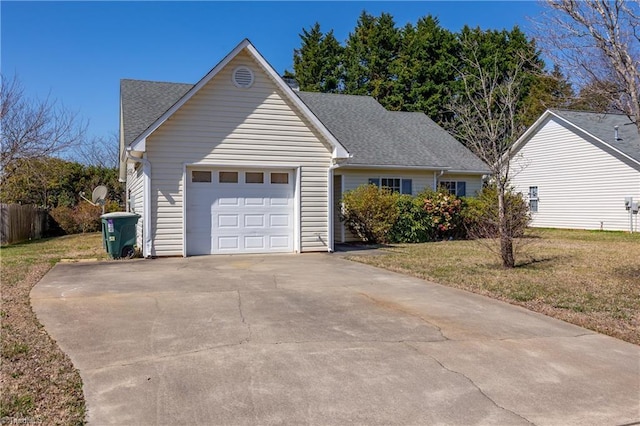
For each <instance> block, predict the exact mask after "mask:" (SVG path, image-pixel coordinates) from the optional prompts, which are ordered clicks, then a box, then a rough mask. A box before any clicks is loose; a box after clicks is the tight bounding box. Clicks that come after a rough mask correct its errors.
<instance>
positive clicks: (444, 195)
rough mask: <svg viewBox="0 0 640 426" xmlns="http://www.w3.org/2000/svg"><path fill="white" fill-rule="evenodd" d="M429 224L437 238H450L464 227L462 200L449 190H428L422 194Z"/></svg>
mask: <svg viewBox="0 0 640 426" xmlns="http://www.w3.org/2000/svg"><path fill="white" fill-rule="evenodd" d="M421 198H423V200H424V201H423V203H424V204H423V208H424V210H425V212H426V213H427V218H428V226H429V227H430V228H431V233H432V235H433V237H434V238H435V239H448V238H451V237H454V236H456V235H457V233H458V232H459V230H461V228H462V226H461V225H462V216H461V212H462V200H461V199H460V198H458V197H456V196H455V195H453V194H450V193H449V192H448V191H446V190H443V189H440V190H438V191H428V192H426V193H424V195H422V196H421Z"/></svg>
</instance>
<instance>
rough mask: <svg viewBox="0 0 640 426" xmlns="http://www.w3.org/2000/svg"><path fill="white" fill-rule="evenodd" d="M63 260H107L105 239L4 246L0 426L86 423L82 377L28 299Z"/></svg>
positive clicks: (89, 237)
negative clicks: (36, 314) (50, 334)
mask: <svg viewBox="0 0 640 426" xmlns="http://www.w3.org/2000/svg"><path fill="white" fill-rule="evenodd" d="M61 258H73V259H82V258H94V259H95V258H99V259H105V258H106V256H105V253H104V251H103V248H102V240H101V235H100V234H83V235H72V236H65V237H59V238H51V239H45V240H39V241H34V242H29V243H23V244H15V245H12V246H8V247H2V248H0V261H1V262H2V270H1V273H0V279H1V281H2V294H1V301H2V304H1V307H0V319H1V321H2V336H1V342H0V343H1V359H2V363H1V364H0V389H2V393H1V395H0V422H1V423H2V424H57V425H78V424H84V422H85V404H84V396H83V393H82V380H81V379H80V375H79V374H78V371H77V370H76V369H75V368H74V367H73V364H72V363H71V361H70V360H69V358H68V357H67V356H66V355H65V354H64V353H63V352H62V351H61V350H60V348H59V347H58V346H57V344H56V342H55V341H54V340H53V339H51V338H50V337H49V335H48V334H47V333H46V331H45V330H44V328H43V327H42V325H41V324H40V323H39V322H38V319H37V318H36V316H35V314H34V313H33V311H32V309H31V304H30V299H29V292H30V291H31V289H32V288H33V286H34V285H35V284H36V283H37V282H38V281H40V279H41V278H42V277H43V276H44V275H45V274H46V273H47V271H49V269H51V267H52V266H53V265H55V264H56V263H57V262H58V261H60V259H61Z"/></svg>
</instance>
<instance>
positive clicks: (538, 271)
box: [349, 229, 640, 344]
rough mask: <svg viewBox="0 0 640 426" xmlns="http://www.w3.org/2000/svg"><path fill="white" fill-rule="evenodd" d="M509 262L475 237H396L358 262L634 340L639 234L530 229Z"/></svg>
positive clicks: (639, 301)
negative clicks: (510, 265) (420, 240)
mask: <svg viewBox="0 0 640 426" xmlns="http://www.w3.org/2000/svg"><path fill="white" fill-rule="evenodd" d="M522 243H523V244H522V249H521V253H519V254H518V255H517V256H516V261H517V267H516V268H515V269H512V270H509V269H504V268H502V266H501V263H500V261H499V259H498V257H497V256H496V255H494V254H493V253H491V252H490V251H489V250H488V249H487V247H486V246H485V245H483V243H482V242H478V241H445V242H437V243H425V244H400V245H393V246H391V247H389V248H388V249H386V250H387V251H388V254H384V255H380V256H359V255H354V256H350V257H349V259H351V260H355V261H358V262H362V263H367V264H370V265H374V266H378V267H381V268H386V269H389V270H392V271H397V272H402V273H405V274H409V275H413V276H416V277H419V278H424V279H426V280H430V281H434V282H437V283H440V284H443V285H447V286H450V287H456V288H460V289H463V290H468V291H472V292H474V293H480V294H484V295H487V296H490V297H493V298H497V299H501V300H504V301H507V302H509V303H513V304H516V305H521V306H524V307H526V308H528V309H531V310H533V311H536V312H541V313H543V314H546V315H549V316H552V317H556V318H559V319H562V320H564V321H567V322H570V323H573V324H577V325H579V326H582V327H585V328H588V329H591V330H595V331H598V332H600V333H604V334H608V335H610V336H613V337H617V338H619V339H622V340H626V341H628V342H631V343H635V344H640V234H637V233H636V234H628V233H623V232H601V231H575V230H558V229H543V230H532V231H530V235H529V236H528V237H527V238H524V239H523V240H522Z"/></svg>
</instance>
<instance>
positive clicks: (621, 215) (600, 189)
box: [511, 110, 640, 230]
mask: <svg viewBox="0 0 640 426" xmlns="http://www.w3.org/2000/svg"><path fill="white" fill-rule="evenodd" d="M511 175H512V178H511V179H512V180H511V182H512V184H513V185H514V186H515V189H516V191H518V192H522V193H523V194H524V195H525V196H526V197H528V199H529V206H530V210H531V213H532V217H533V220H532V226H534V227H549V228H573V229H603V230H629V212H628V211H627V210H626V209H625V197H629V196H632V197H633V198H634V201H640V136H639V135H638V130H637V127H636V126H635V124H634V123H632V122H631V120H630V119H629V118H628V117H627V116H626V115H621V114H599V113H590V112H578V111H560V110H548V111H546V112H545V113H544V114H542V116H541V117H540V118H539V119H538V120H537V121H536V122H535V123H534V124H533V125H532V126H531V128H529V129H528V130H527V132H526V133H525V134H524V135H523V136H522V137H521V138H520V139H518V141H517V142H516V143H515V144H514V146H513V148H512V160H511ZM636 218H637V215H636V217H634V218H633V221H634V222H635V221H636V220H637V219H636Z"/></svg>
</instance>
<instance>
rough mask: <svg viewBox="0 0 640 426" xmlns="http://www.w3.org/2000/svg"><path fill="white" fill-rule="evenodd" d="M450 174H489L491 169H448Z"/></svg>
mask: <svg viewBox="0 0 640 426" xmlns="http://www.w3.org/2000/svg"><path fill="white" fill-rule="evenodd" d="M446 172H447V173H449V174H457V175H489V174H491V171H490V170H489V169H486V170H455V169H451V170H446Z"/></svg>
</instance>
